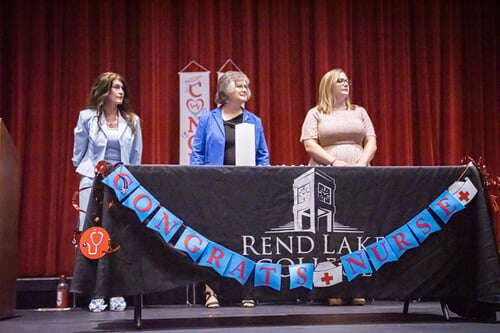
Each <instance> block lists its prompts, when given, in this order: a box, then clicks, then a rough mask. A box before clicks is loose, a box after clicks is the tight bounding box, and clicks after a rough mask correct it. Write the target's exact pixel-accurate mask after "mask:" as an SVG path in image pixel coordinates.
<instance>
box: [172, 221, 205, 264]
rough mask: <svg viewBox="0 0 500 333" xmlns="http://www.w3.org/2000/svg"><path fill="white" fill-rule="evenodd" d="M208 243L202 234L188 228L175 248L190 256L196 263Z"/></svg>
mask: <svg viewBox="0 0 500 333" xmlns="http://www.w3.org/2000/svg"><path fill="white" fill-rule="evenodd" d="M208 242H209V241H208V240H207V239H206V238H205V237H203V236H202V235H201V234H200V233H198V232H196V231H194V230H193V229H191V228H190V227H186V230H184V232H183V233H182V235H181V236H180V237H179V240H178V241H177V243H176V244H175V246H174V247H175V248H176V249H179V250H181V251H184V252H186V253H187V254H189V256H190V257H191V259H193V261H195V262H196V261H198V258H200V257H201V255H202V254H203V251H204V250H205V248H206V247H207V245H208Z"/></svg>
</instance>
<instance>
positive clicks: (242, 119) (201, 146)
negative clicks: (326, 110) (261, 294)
mask: <svg viewBox="0 0 500 333" xmlns="http://www.w3.org/2000/svg"><path fill="white" fill-rule="evenodd" d="M249 84H250V80H249V79H248V77H247V76H246V75H245V74H244V73H242V72H233V71H229V72H226V73H224V75H222V76H221V77H220V79H219V81H218V82H217V94H216V95H215V102H216V103H217V105H219V107H217V108H216V109H213V110H212V111H210V112H206V113H204V114H203V115H202V116H201V117H200V120H199V122H198V127H197V128H196V133H195V136H194V139H193V152H192V154H191V165H235V126H236V125H237V124H240V123H249V124H253V125H254V128H255V165H261V166H266V165H269V151H268V149H267V144H266V138H265V137H264V129H263V128H262V122H261V120H260V118H259V117H257V116H256V115H254V114H253V113H252V112H250V111H248V110H245V103H246V102H247V101H248V100H249V99H250V96H251V94H252V93H251V91H250V88H249V87H248V85H249ZM242 298H243V300H242V301H241V303H242V305H243V306H244V307H254V306H255V300H254V299H253V297H252V296H251V289H250V288H248V287H247V288H244V290H243V295H242ZM205 306H206V307H207V308H217V307H219V301H218V299H217V295H216V294H215V292H214V291H213V289H212V288H211V287H210V286H209V285H205Z"/></svg>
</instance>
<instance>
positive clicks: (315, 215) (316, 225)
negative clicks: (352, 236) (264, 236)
mask: <svg viewBox="0 0 500 333" xmlns="http://www.w3.org/2000/svg"><path fill="white" fill-rule="evenodd" d="M335 189H336V185H335V179H334V178H333V177H330V176H328V175H327V174H325V173H324V172H321V171H320V170H316V169H315V168H312V169H310V170H308V171H306V172H304V173H303V174H301V175H300V176H298V177H297V178H295V179H294V181H293V221H292V222H290V223H287V224H285V225H283V226H280V227H277V228H272V229H271V230H269V231H267V232H266V233H281V232H311V233H317V232H318V233H329V232H341V233H363V231H362V230H359V229H356V228H352V227H349V226H345V225H342V224H340V223H338V222H336V221H335V210H336V208H335Z"/></svg>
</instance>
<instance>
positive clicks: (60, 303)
mask: <svg viewBox="0 0 500 333" xmlns="http://www.w3.org/2000/svg"><path fill="white" fill-rule="evenodd" d="M68 296H69V286H68V283H67V282H66V276H65V275H61V277H60V278H59V283H58V284H57V301H56V305H57V307H58V308H67V307H68Z"/></svg>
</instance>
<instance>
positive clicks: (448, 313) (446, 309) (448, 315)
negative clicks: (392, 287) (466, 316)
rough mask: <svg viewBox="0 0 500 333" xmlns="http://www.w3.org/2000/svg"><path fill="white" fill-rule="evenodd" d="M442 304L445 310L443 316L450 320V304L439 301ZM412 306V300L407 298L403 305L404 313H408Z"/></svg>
mask: <svg viewBox="0 0 500 333" xmlns="http://www.w3.org/2000/svg"><path fill="white" fill-rule="evenodd" d="M439 303H440V304H441V311H442V312H443V317H444V319H445V320H446V321H448V320H450V310H449V309H448V305H447V304H446V302H444V301H440V302H439ZM409 307H410V300H409V299H407V300H405V303H404V305H403V313H404V314H408V308H409Z"/></svg>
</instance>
